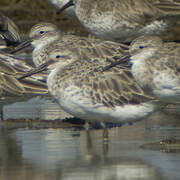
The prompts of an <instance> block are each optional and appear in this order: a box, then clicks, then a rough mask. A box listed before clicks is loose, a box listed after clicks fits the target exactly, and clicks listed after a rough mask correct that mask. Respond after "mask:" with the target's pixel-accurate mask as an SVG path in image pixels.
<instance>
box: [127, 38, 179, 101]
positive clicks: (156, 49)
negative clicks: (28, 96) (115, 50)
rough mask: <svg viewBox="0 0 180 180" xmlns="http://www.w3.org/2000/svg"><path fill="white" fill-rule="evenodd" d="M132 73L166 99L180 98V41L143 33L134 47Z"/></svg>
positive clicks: (132, 50)
mask: <svg viewBox="0 0 180 180" xmlns="http://www.w3.org/2000/svg"><path fill="white" fill-rule="evenodd" d="M130 54H131V56H132V57H131V62H132V73H133V75H134V77H135V79H136V80H137V82H138V83H139V84H140V85H141V87H143V88H144V89H145V90H146V91H148V92H149V93H151V94H152V95H153V96H155V97H156V98H159V99H161V100H163V101H168V102H175V101H179V100H180V44H178V43H174V42H171V43H165V42H163V41H162V40H161V39H160V38H159V37H157V36H142V37H139V38H137V39H136V40H134V41H133V42H132V44H131V47H130Z"/></svg>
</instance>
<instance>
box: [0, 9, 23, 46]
mask: <svg viewBox="0 0 180 180" xmlns="http://www.w3.org/2000/svg"><path fill="white" fill-rule="evenodd" d="M0 35H1V36H2V37H3V38H4V40H5V41H6V43H7V45H8V46H9V45H17V44H19V43H20V35H19V29H18V27H17V26H16V25H15V23H14V22H13V21H12V20H11V19H10V18H8V17H6V16H4V15H3V14H1V13H0Z"/></svg>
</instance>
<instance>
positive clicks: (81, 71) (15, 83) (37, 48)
mask: <svg viewBox="0 0 180 180" xmlns="http://www.w3.org/2000/svg"><path fill="white" fill-rule="evenodd" d="M50 2H51V3H52V4H53V5H55V6H56V8H58V12H57V13H59V16H60V15H61V13H63V12H65V13H67V14H68V15H71V16H74V17H76V18H77V19H78V20H79V22H80V23H81V24H82V26H84V28H85V29H86V30H87V31H88V32H89V33H90V34H92V35H93V37H82V36H81V37H79V36H76V35H65V34H64V32H62V31H61V29H59V28H58V27H57V26H56V25H55V24H52V23H46V22H40V23H38V24H36V25H34V26H33V27H32V28H31V30H30V32H29V34H28V39H26V40H25V41H21V43H19V42H20V37H19V35H18V28H17V27H16V26H15V24H14V23H13V22H11V20H10V19H9V18H7V17H5V16H3V15H2V18H1V19H2V20H1V21H0V30H1V29H3V28H4V29H5V31H4V30H1V31H2V32H3V33H1V34H0V48H1V49H2V55H0V58H1V59H3V60H2V61H1V63H0V67H1V66H2V67H4V69H3V72H2V78H1V79H2V80H4V82H3V83H1V86H0V89H2V90H1V91H0V92H1V94H0V95H1V97H2V99H4V97H5V95H4V94H6V96H7V97H8V99H13V100H14V101H16V100H19V99H21V98H22V97H29V96H31V95H32V94H33V95H39V94H45V93H47V91H48V92H49V94H50V95H52V97H53V98H54V99H55V100H56V101H57V103H58V104H59V106H60V108H62V109H63V110H64V111H66V112H67V113H69V114H72V115H73V116H75V117H77V118H80V119H83V120H85V121H87V122H91V123H94V122H100V123H101V124H102V126H103V127H104V128H105V123H106V122H111V123H120V122H122V123H129V122H135V121H138V120H143V119H145V118H146V117H148V116H149V115H151V114H152V113H154V112H155V111H157V110H160V109H162V108H166V106H167V104H171V103H172V104H173V103H174V104H177V103H179V102H180V44H178V43H175V42H163V40H162V39H161V38H162V37H163V35H164V33H165V32H166V31H168V30H170V29H171V27H172V26H173V25H174V24H176V22H177V21H178V20H179V19H180V1H178V0H161V1H159V0H98V1H97V0H70V1H67V0H54V1H53V0H52V1H50ZM3 23H4V25H3ZM1 24H2V25H1ZM16 44H18V45H16ZM9 45H13V46H15V47H14V48H13V50H12V51H11V52H10V53H9V54H7V53H5V52H3V50H4V49H5V48H6V46H9ZM28 46H32V47H33V51H32V64H33V65H31V66H30V65H29V64H27V62H26V61H25V60H21V61H19V60H17V59H16V56H17V54H18V53H19V51H20V50H21V51H22V50H23V49H25V48H26V47H28ZM5 57H7V58H5ZM16 65H18V67H17V68H16ZM19 65H21V66H20V67H19ZM32 66H34V67H32ZM12 72H13V73H14V74H15V75H14V74H11V73H12ZM43 72H45V73H43ZM0 73H1V71H0ZM44 74H46V75H44ZM6 76H8V78H7V77H6ZM42 76H43V78H41V77H42ZM0 77H1V74H0ZM25 81H27V83H24V82H25ZM25 84H26V85H27V84H28V85H29V86H30V87H29V86H28V88H27V87H26V85H25ZM30 84H33V88H34V84H36V85H37V86H38V87H36V88H35V89H33V88H31V85H30ZM46 85H47V88H46ZM7 92H8V93H7ZM9 93H11V94H13V95H14V96H15V98H14V97H12V96H11V94H9ZM105 129H106V128H105Z"/></svg>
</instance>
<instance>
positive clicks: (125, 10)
mask: <svg viewBox="0 0 180 180" xmlns="http://www.w3.org/2000/svg"><path fill="white" fill-rule="evenodd" d="M71 5H74V8H75V14H76V16H77V18H78V19H79V21H80V23H81V24H82V25H83V26H84V27H85V28H86V30H87V31H88V32H90V33H92V34H93V35H95V36H96V37H98V38H102V39H107V40H113V41H118V42H131V41H132V40H133V39H135V38H136V37H138V36H141V35H163V34H164V33H165V32H166V31H168V30H169V29H170V28H171V27H172V26H173V25H174V24H175V23H176V22H177V20H178V19H179V15H180V2H179V1H176V0H161V1H158V0H70V1H69V2H68V3H67V4H66V5H65V6H64V7H62V8H61V10H60V11H59V12H62V11H63V10H64V9H66V8H67V7H69V6H71Z"/></svg>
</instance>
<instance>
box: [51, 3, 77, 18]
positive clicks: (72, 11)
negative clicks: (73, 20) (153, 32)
mask: <svg viewBox="0 0 180 180" xmlns="http://www.w3.org/2000/svg"><path fill="white" fill-rule="evenodd" d="M47 2H48V3H49V4H50V5H52V6H53V7H55V8H56V9H61V8H62V7H63V6H64V5H65V4H66V3H67V2H68V0H47ZM64 13H65V14H67V15H69V16H73V17H74V16H75V12H74V7H69V8H68V9H66V10H65V11H64Z"/></svg>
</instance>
